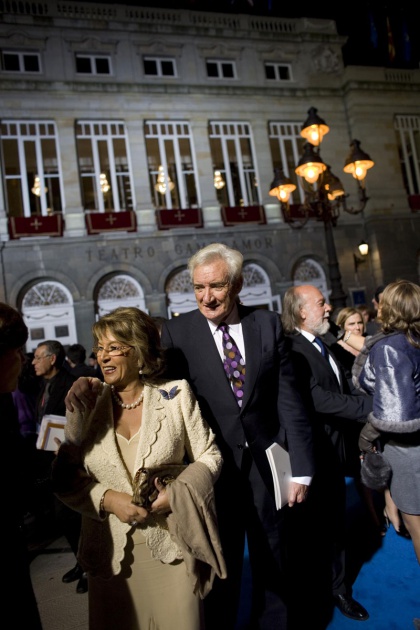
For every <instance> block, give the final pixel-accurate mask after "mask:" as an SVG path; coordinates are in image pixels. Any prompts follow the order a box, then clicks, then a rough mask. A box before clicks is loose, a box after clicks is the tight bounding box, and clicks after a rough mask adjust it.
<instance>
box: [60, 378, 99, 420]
mask: <svg viewBox="0 0 420 630" xmlns="http://www.w3.org/2000/svg"><path fill="white" fill-rule="evenodd" d="M102 387H103V383H102V381H101V380H99V378H96V377H92V376H80V377H79V378H78V379H77V381H75V382H74V383H73V385H72V386H71V388H70V389H69V391H68V392H67V396H66V397H65V399H64V403H65V405H66V408H67V409H68V410H69V411H70V412H72V411H74V410H75V409H79V411H83V410H84V409H85V407H87V408H88V409H93V408H94V406H95V404H96V399H97V398H98V396H99V394H100V393H101V392H102Z"/></svg>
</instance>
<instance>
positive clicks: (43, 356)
mask: <svg viewBox="0 0 420 630" xmlns="http://www.w3.org/2000/svg"><path fill="white" fill-rule="evenodd" d="M51 356H52V355H51V353H50V354H43V355H42V356H41V357H37V356H36V355H34V358H33V359H32V361H36V362H38V361H41V360H42V359H46V358H47V357H51Z"/></svg>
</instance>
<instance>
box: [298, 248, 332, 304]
mask: <svg viewBox="0 0 420 630" xmlns="http://www.w3.org/2000/svg"><path fill="white" fill-rule="evenodd" d="M293 284H294V285H295V286H296V287H298V286H300V285H302V284H312V285H313V286H314V287H316V288H317V289H319V290H320V291H321V293H322V295H323V296H324V298H325V299H326V300H328V299H329V295H330V291H329V290H328V286H327V279H326V277H325V273H324V270H323V268H322V267H321V265H320V264H319V263H317V262H316V261H315V260H313V259H312V258H305V259H304V260H301V261H300V262H299V263H298V264H297V265H296V267H295V269H294V270H293Z"/></svg>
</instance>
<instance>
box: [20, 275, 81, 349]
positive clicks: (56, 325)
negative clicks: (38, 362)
mask: <svg viewBox="0 0 420 630" xmlns="http://www.w3.org/2000/svg"><path fill="white" fill-rule="evenodd" d="M22 315H23V319H24V320H25V324H26V325H27V327H28V329H29V338H28V342H27V344H26V351H27V352H33V351H34V350H35V348H36V347H37V345H38V344H39V343H41V341H45V340H47V339H56V340H57V341H59V342H60V343H62V344H63V346H65V345H68V344H72V343H76V342H77V334H76V321H75V316H74V307H73V298H72V296H71V293H70V291H69V290H68V289H67V288H66V287H65V286H64V285H63V284H61V283H60V282H55V281H53V280H46V281H43V282H39V283H38V284H34V285H33V286H32V287H31V288H30V289H29V290H28V291H27V292H26V294H25V296H24V298H23V301H22Z"/></svg>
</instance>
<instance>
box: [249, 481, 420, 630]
mask: <svg viewBox="0 0 420 630" xmlns="http://www.w3.org/2000/svg"><path fill="white" fill-rule="evenodd" d="M347 517H348V519H347V520H348V528H349V530H350V531H351V532H352V533H353V536H354V542H353V546H354V547H352V549H354V553H353V552H352V553H353V557H356V556H358V558H357V560H356V563H355V567H356V568H355V569H354V570H355V571H356V574H355V576H354V578H355V579H354V582H353V597H354V598H355V599H356V600H357V601H359V602H360V603H361V604H362V605H363V606H364V607H365V608H366V609H367V610H368V612H369V615H370V617H369V619H368V620H367V621H363V622H355V621H353V620H352V619H348V618H347V617H344V615H342V614H341V613H340V611H339V610H337V609H334V612H333V617H332V619H331V621H330V623H329V624H328V626H326V630H356V629H358V630H416V625H415V624H414V621H413V620H414V619H420V566H419V564H418V562H417V558H416V556H415V553H414V548H413V544H412V542H411V540H407V539H406V538H402V537H401V536H398V535H397V534H396V532H395V530H394V528H393V527H392V525H391V526H390V528H389V529H388V531H387V534H386V536H384V537H383V538H382V539H381V541H380V542H379V545H378V544H375V546H374V547H369V544H368V543H369V536H367V535H366V532H367V527H366V514H365V512H364V508H363V506H362V505H361V503H360V499H359V497H358V494H357V492H356V490H355V489H354V486H353V484H352V482H351V480H347ZM356 550H357V551H356ZM360 550H362V551H361V552H360ZM350 555H352V554H350ZM250 593H251V579H250V572H249V562H248V552H247V550H246V553H245V571H244V576H243V582H242V597H241V609H240V614H239V618H238V623H237V626H236V630H245V629H246V627H247V622H248V619H249V611H250ZM302 604H304V597H303V598H302ZM419 627H420V623H419V625H418V626H417V628H419ZM302 630H306V629H302Z"/></svg>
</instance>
